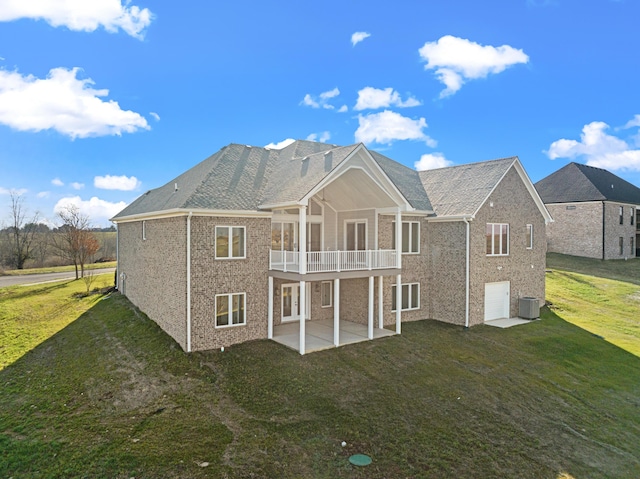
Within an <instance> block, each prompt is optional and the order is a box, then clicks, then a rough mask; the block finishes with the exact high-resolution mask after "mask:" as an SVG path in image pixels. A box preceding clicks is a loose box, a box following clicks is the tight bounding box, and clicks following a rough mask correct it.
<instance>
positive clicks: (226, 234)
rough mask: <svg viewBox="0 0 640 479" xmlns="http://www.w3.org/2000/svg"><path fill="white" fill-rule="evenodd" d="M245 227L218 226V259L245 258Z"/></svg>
mask: <svg viewBox="0 0 640 479" xmlns="http://www.w3.org/2000/svg"><path fill="white" fill-rule="evenodd" d="M245 236H246V232H245V227H244V226H216V258H217V259H230V258H245V257H246V256H245Z"/></svg>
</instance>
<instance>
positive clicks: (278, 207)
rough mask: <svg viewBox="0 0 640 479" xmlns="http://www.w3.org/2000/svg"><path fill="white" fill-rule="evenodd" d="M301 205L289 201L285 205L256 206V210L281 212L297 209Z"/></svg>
mask: <svg viewBox="0 0 640 479" xmlns="http://www.w3.org/2000/svg"><path fill="white" fill-rule="evenodd" d="M301 205H302V203H301V202H296V201H289V202H287V203H272V204H263V205H258V208H260V209H261V210H283V209H287V208H298V207H299V206H301ZM303 206H306V205H303Z"/></svg>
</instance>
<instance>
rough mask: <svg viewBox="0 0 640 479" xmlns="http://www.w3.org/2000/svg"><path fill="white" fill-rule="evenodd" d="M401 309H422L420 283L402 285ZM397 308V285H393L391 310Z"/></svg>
mask: <svg viewBox="0 0 640 479" xmlns="http://www.w3.org/2000/svg"><path fill="white" fill-rule="evenodd" d="M401 302H402V308H401V311H410V310H412V309H420V283H406V284H403V285H402V299H401ZM395 310H396V285H395V284H394V285H393V286H391V311H395Z"/></svg>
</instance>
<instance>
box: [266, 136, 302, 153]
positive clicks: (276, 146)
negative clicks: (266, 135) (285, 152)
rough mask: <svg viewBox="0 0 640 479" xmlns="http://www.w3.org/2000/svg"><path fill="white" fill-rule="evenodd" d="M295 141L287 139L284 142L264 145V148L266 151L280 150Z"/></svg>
mask: <svg viewBox="0 0 640 479" xmlns="http://www.w3.org/2000/svg"><path fill="white" fill-rule="evenodd" d="M295 141H296V140H294V139H293V138H287V139H286V140H282V141H281V142H279V143H269V144H268V145H265V148H266V149H267V150H282V149H283V148H285V147H287V146H289V145H290V144H291V143H293V142H295Z"/></svg>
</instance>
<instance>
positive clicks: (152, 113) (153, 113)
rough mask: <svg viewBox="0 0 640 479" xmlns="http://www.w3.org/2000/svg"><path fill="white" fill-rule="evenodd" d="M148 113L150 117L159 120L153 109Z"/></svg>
mask: <svg viewBox="0 0 640 479" xmlns="http://www.w3.org/2000/svg"><path fill="white" fill-rule="evenodd" d="M149 115H151V117H152V118H153V119H154V120H155V121H160V115H158V114H157V113H156V112H155V111H150V112H149Z"/></svg>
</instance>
